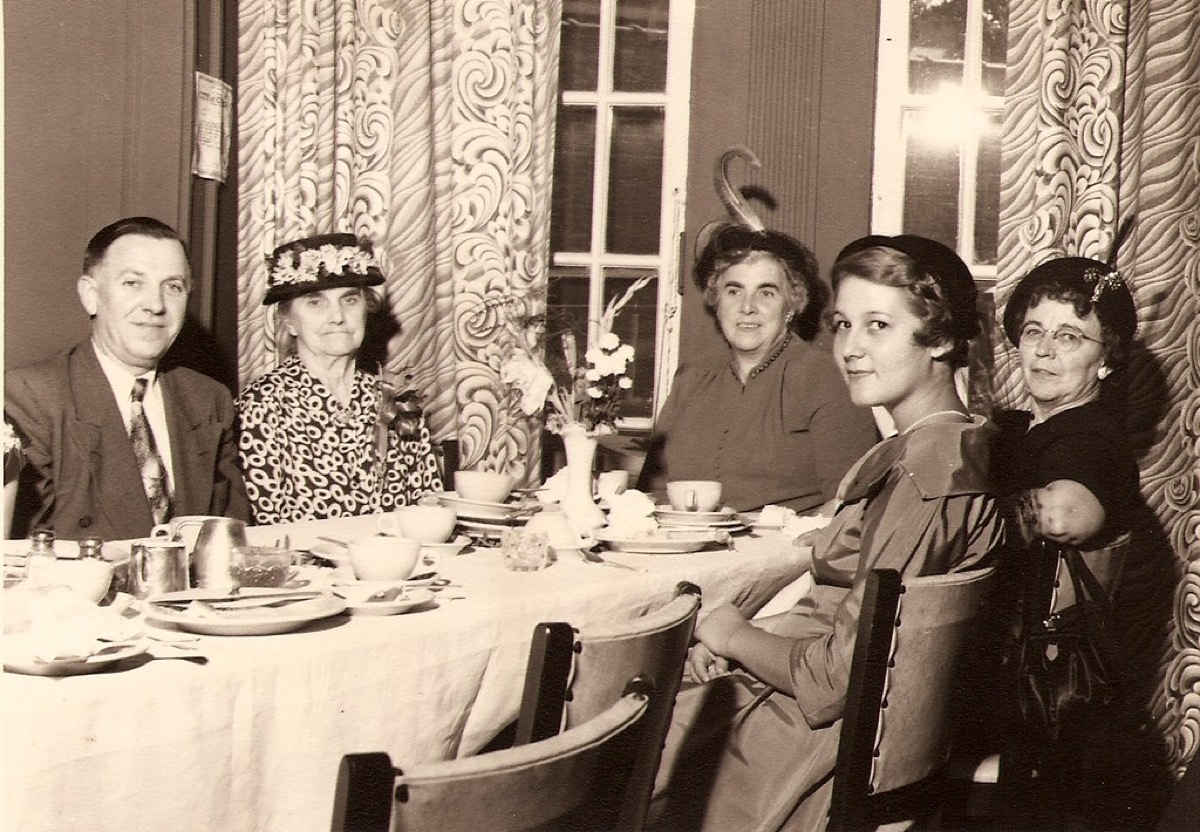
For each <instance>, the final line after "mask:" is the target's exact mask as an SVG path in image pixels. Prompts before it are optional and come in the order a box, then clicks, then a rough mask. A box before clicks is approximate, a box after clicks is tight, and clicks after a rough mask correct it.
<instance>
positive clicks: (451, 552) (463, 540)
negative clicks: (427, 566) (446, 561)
mask: <svg viewBox="0 0 1200 832" xmlns="http://www.w3.org/2000/svg"><path fill="white" fill-rule="evenodd" d="M470 542H471V538H469V537H467V536H466V535H465V534H460V535H458V536H457V537H455V538H454V539H453V540H448V541H446V542H445V543H422V544H421V557H429V556H434V557H440V556H442V555H445V556H446V557H454V556H455V555H457V554H458V553H459V552H461V551H462V550H463V549H465V548H466V547H467V544H469V543H470Z"/></svg>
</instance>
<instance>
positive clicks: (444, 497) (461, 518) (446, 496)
mask: <svg viewBox="0 0 1200 832" xmlns="http://www.w3.org/2000/svg"><path fill="white" fill-rule="evenodd" d="M435 496H436V497H437V500H438V502H439V503H441V504H442V505H444V506H447V507H449V508H452V509H454V511H455V513H456V514H457V515H458V525H459V527H460V528H461V529H462V530H463V531H464V532H466V533H467V534H468V535H470V536H471V537H474V538H477V539H492V540H496V539H499V538H500V535H501V534H503V533H504V530H505V529H510V528H512V527H513V526H523V525H525V523H526V522H528V521H529V518H530V516H532V515H533V514H534V513H535V512H537V511H540V510H541V504H539V503H537V502H504V503H489V502H485V501H483V500H468V499H466V498H465V497H460V496H458V494H457V493H456V492H454V491H446V492H443V493H440V494H437V495H435Z"/></svg>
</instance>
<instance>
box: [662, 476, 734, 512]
mask: <svg viewBox="0 0 1200 832" xmlns="http://www.w3.org/2000/svg"><path fill="white" fill-rule="evenodd" d="M667 500H668V501H669V502H670V503H671V508H672V509H674V510H675V511H716V510H717V509H718V508H720V507H721V483H719V482H717V481H716V480H675V481H674V482H669V483H667Z"/></svg>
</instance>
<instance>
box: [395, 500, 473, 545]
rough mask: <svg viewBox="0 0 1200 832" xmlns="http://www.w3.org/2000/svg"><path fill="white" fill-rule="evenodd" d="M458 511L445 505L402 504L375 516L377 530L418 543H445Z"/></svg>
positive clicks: (451, 532) (451, 530)
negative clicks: (389, 511)
mask: <svg viewBox="0 0 1200 832" xmlns="http://www.w3.org/2000/svg"><path fill="white" fill-rule="evenodd" d="M457 522H458V513H457V512H455V510H454V509H452V508H447V507H446V506H429V505H415V506H403V507H401V508H398V509H396V510H395V511H393V512H391V513H389V514H380V515H378V517H377V518H376V525H377V526H378V527H379V531H381V532H383V533H384V534H392V535H396V536H398V537H407V538H408V539H409V540H416V541H417V542H419V543H445V542H446V541H447V540H449V539H450V535H452V534H453V533H454V524H455V523H457Z"/></svg>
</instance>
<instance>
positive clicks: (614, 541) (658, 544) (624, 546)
mask: <svg viewBox="0 0 1200 832" xmlns="http://www.w3.org/2000/svg"><path fill="white" fill-rule="evenodd" d="M667 534H668V535H669V537H625V538H622V537H613V536H612V535H610V534H607V533H605V531H604V530H603V529H600V530H599V531H597V532H596V539H597V540H599V541H600V542H601V543H603V544H605V545H606V546H608V548H610V549H612V550H613V551H614V552H638V553H641V554H644V555H675V554H682V553H684V552H697V551H699V550H700V549H703V548H704V547H705V546H707V545H709V544H710V543H716V542H718V541H719V540H720V539H721V538H722V537H723V536H724V534H723V533H721V532H716V531H700V530H697V531H694V532H693V531H682V530H681V531H669V532H667Z"/></svg>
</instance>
